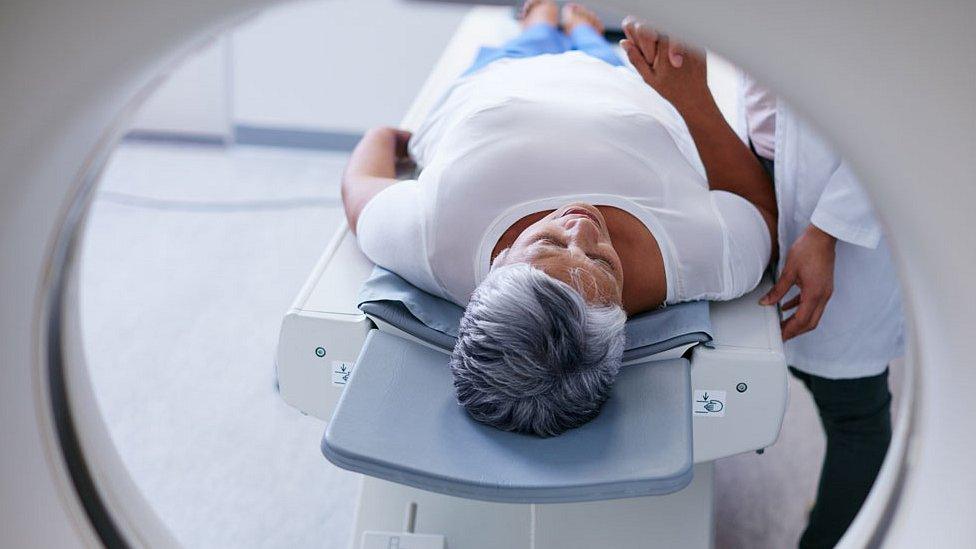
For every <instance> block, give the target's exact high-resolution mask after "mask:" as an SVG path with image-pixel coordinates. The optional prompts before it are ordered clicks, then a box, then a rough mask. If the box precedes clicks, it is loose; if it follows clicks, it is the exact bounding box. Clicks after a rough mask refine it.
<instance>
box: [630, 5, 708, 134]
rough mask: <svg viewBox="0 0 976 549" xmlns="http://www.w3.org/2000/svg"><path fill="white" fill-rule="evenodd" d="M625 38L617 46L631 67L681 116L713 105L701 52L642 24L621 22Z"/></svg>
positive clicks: (632, 19) (631, 20)
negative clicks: (628, 60) (692, 110)
mask: <svg viewBox="0 0 976 549" xmlns="http://www.w3.org/2000/svg"><path fill="white" fill-rule="evenodd" d="M623 27H624V34H626V36H627V38H626V39H624V40H621V41H620V46H621V47H622V48H623V49H624V51H625V52H626V53H627V57H628V59H630V62H631V64H633V65H634V68H636V69H637V72H638V73H639V74H640V75H641V77H642V78H643V79H644V82H647V84H648V85H650V86H651V87H652V88H654V89H655V90H656V91H657V92H658V93H659V94H661V96H662V97H664V98H665V99H667V100H668V101H669V102H670V103H671V104H672V105H674V107H675V108H676V109H678V112H680V113H682V115H684V113H685V112H688V110H689V109H699V108H701V107H703V106H707V105H709V104H710V103H714V99H713V98H712V94H711V91H710V90H709V89H708V82H707V79H706V68H705V52H704V51H703V50H700V49H696V48H691V47H688V46H686V45H684V44H681V43H680V42H676V41H672V40H671V39H669V38H668V37H667V36H665V35H663V34H661V33H659V32H658V31H657V30H655V29H654V28H652V27H650V26H649V25H647V24H646V23H644V22H641V21H638V20H636V19H634V18H632V17H628V18H627V19H625V20H624V25H623Z"/></svg>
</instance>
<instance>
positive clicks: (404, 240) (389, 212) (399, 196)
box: [356, 181, 443, 295]
mask: <svg viewBox="0 0 976 549" xmlns="http://www.w3.org/2000/svg"><path fill="white" fill-rule="evenodd" d="M426 225H427V224H426V219H425V216H424V208H423V204H422V202H421V194H420V188H419V183H418V182H417V181H401V182H399V183H396V184H394V185H391V186H389V187H387V188H386V189H383V191H381V192H380V193H379V194H377V195H376V196H374V197H373V198H372V200H370V201H369V202H368V203H366V207H365V208H363V211H362V212H361V213H360V214H359V221H358V222H357V225H356V238H357V240H358V241H359V248H360V249H361V250H362V251H363V253H364V254H366V257H368V258H369V259H370V260H371V261H372V262H373V263H376V264H377V265H379V266H381V267H384V268H386V269H388V270H390V271H393V272H394V273H396V274H398V275H400V276H401V277H403V278H404V279H406V280H407V282H410V283H411V284H413V285H414V286H416V287H418V288H420V289H422V290H425V291H427V292H429V293H433V294H435V295H441V294H442V293H443V292H442V291H441V288H440V285H439V284H437V282H436V279H435V278H434V275H433V274H432V273H431V268H430V262H429V261H428V260H427V258H428V254H427V237H426Z"/></svg>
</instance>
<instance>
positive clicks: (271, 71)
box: [132, 0, 469, 141]
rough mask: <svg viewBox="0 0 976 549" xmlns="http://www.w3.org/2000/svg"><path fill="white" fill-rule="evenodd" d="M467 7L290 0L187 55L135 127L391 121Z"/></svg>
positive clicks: (168, 129) (210, 129) (355, 129)
mask: <svg viewBox="0 0 976 549" xmlns="http://www.w3.org/2000/svg"><path fill="white" fill-rule="evenodd" d="M468 9H469V8H467V7H464V6H454V5H451V4H430V3H424V2H412V1H410V0H331V1H329V2H323V1H316V2H298V3H286V4H284V5H282V6H279V7H278V8H275V9H272V10H269V11H267V12H264V13H262V14H260V15H259V16H257V17H255V18H254V19H252V20H251V21H248V22H246V23H245V24H244V25H242V26H241V27H239V28H237V29H236V30H234V31H233V32H231V33H230V34H229V35H227V36H225V37H222V38H221V39H219V40H217V41H215V42H214V43H212V44H211V45H209V46H207V47H205V48H204V49H202V50H201V51H200V52H198V53H195V54H193V55H191V56H190V58H189V59H188V60H187V62H186V63H185V64H183V65H182V66H180V67H178V68H177V69H176V70H174V72H173V73H172V74H171V75H170V76H169V78H168V79H167V81H166V82H164V83H163V84H162V86H161V87H160V89H159V90H158V91H157V93H156V94H155V95H154V96H153V97H152V98H151V99H150V100H149V101H148V102H147V104H146V105H145V106H144V107H143V109H142V110H141V111H140V113H139V115H138V116H137V117H136V121H135V123H134V124H133V128H132V129H133V130H134V131H135V132H137V133H143V134H145V133H150V134H157V135H158V134H169V135H176V136H181V137H190V138H199V137H210V138H216V139H220V140H224V141H227V140H229V139H230V138H231V137H232V136H233V128H234V126H248V127H256V128H262V129H263V128H267V129H277V130H302V131H312V132H324V133H351V134H356V133H361V132H362V131H363V130H366V129H368V128H370V127H372V126H378V125H395V124H397V123H398V122H399V121H400V118H402V117H403V114H404V113H405V112H406V111H407V108H408V107H409V105H410V102H411V101H412V100H413V97H414V94H415V93H416V91H417V90H419V89H420V86H421V85H422V84H423V82H424V80H425V79H426V77H427V75H428V74H429V73H430V70H431V69H432V68H433V65H434V62H435V61H436V60H437V58H438V57H439V55H440V52H441V50H442V49H443V47H444V45H445V44H446V43H447V41H448V39H450V37H451V35H452V34H453V33H454V30H455V28H456V27H457V25H458V23H459V22H460V20H461V17H462V16H463V15H464V13H466V12H467V10H468Z"/></svg>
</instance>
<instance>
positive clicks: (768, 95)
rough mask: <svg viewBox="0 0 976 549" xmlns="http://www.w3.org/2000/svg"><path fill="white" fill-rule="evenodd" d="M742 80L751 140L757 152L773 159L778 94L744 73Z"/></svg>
mask: <svg viewBox="0 0 976 549" xmlns="http://www.w3.org/2000/svg"><path fill="white" fill-rule="evenodd" d="M742 82H743V87H742V90H743V102H744V105H745V114H746V129H747V131H748V133H749V141H751V142H752V147H753V148H754V149H755V150H756V154H758V155H759V156H761V157H763V158H766V159H769V160H773V157H774V155H775V150H776V96H775V95H774V94H773V92H771V91H769V89H767V88H766V86H763V85H761V84H759V83H758V82H756V81H755V80H753V79H752V77H750V76H748V75H743V79H742Z"/></svg>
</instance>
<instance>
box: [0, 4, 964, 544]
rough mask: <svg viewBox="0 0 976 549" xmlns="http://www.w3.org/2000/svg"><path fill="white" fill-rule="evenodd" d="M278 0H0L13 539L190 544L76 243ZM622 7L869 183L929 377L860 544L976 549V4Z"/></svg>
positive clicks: (1, 533)
mask: <svg viewBox="0 0 976 549" xmlns="http://www.w3.org/2000/svg"><path fill="white" fill-rule="evenodd" d="M267 3H268V2H264V1H260V0H208V1H201V2H188V3H169V2H167V3H163V2H151V1H140V0H132V1H130V2H126V3H117V2H112V1H108V0H76V1H72V2H56V1H50V2H44V1H42V2H27V1H24V2H18V1H16V0H11V1H8V2H5V3H3V4H0V75H2V78H0V166H3V171H2V174H3V175H2V176H0V177H2V183H0V253H2V255H0V296H2V298H0V299H2V307H0V342H2V343H3V347H4V349H3V352H2V353H0V356H2V359H0V360H2V365H0V420H2V421H0V441H2V446H0V448H2V450H0V452H2V454H0V490H2V492H0V502H2V504H0V545H2V546H4V547H8V546H9V547H84V546H96V545H106V546H113V547H115V546H122V547H124V546H151V547H166V546H172V545H175V542H174V540H173V539H172V538H171V537H170V535H169V534H168V532H167V530H166V528H165V526H164V525H163V524H162V523H161V522H160V520H159V518H158V517H157V516H156V515H155V513H154V512H153V510H152V509H151V508H149V507H148V506H147V505H146V503H145V501H144V500H143V499H142V496H141V495H140V493H139V491H138V490H137V488H136V487H135V486H134V485H133V484H132V482H131V480H130V479H129V477H128V475H127V473H126V471H125V470H124V468H123V467H122V465H121V463H120V461H119V458H118V456H117V454H116V453H115V450H114V448H113V446H112V443H111V441H110V439H109V437H108V435H107V432H106V428H105V426H104V424H103V423H102V421H101V418H100V416H99V412H98V409H97V406H96V405H95V402H94V397H93V395H92V390H91V386H90V384H89V381H88V379H87V375H86V367H85V364H84V360H83V354H82V352H81V348H82V347H81V342H80V340H79V329H78V316H77V309H76V298H77V294H76V287H75V282H76V278H75V272H74V267H75V266H76V265H75V262H74V261H73V258H74V253H75V243H76V242H77V240H78V238H79V236H78V235H79V232H80V231H81V230H82V229H83V226H84V219H85V212H86V207H87V204H88V202H89V199H90V197H91V190H92V188H93V185H94V183H95V182H96V181H97V178H98V172H99V169H100V168H101V167H102V166H103V163H104V160H105V158H106V157H107V155H108V153H109V151H110V150H111V148H112V146H113V144H114V143H115V142H116V140H117V139H118V138H119V136H120V133H121V131H122V128H124V126H125V121H126V120H127V118H128V116H129V115H130V114H131V113H132V111H133V110H134V108H135V107H136V106H137V105H138V104H139V103H140V102H141V100H142V99H143V98H145V97H146V96H147V95H148V94H149V93H150V92H151V90H152V89H153V87H154V86H155V85H156V84H157V83H158V79H159V75H160V74H161V72H162V71H163V70H165V69H166V67H168V66H171V65H172V64H174V63H175V62H176V61H177V60H178V59H179V58H180V56H181V55H182V54H184V53H185V52H187V51H189V49H190V48H191V47H192V46H193V45H194V44H195V43H198V42H199V41H202V40H204V39H206V38H207V37H208V36H212V35H213V34H214V33H217V32H220V31H221V30H222V29H224V28H226V27H227V26H228V25H231V24H233V23H234V22H235V21H236V20H238V18H239V17H243V16H245V15H247V14H249V13H252V12H253V11H254V10H256V9H259V8H261V7H263V6H264V5H265V4H267ZM612 3H613V4H615V5H617V7H619V8H622V9H625V10H627V11H632V12H634V13H636V14H639V15H644V16H646V17H648V18H649V19H653V20H654V21H656V22H659V23H660V24H662V25H664V26H667V27H668V28H672V29H674V30H675V32H678V33H680V34H682V35H685V36H687V37H688V38H689V39H690V40H692V41H695V42H698V43H701V44H703V45H706V46H708V47H710V48H711V49H713V50H715V51H720V52H722V53H723V54H725V55H726V56H728V57H729V58H730V59H733V60H735V61H736V62H737V64H739V65H741V66H743V67H744V68H746V69H747V70H749V71H750V72H752V73H753V74H755V75H757V77H759V78H760V79H762V80H764V81H766V82H769V83H770V84H771V85H772V86H773V87H775V88H776V89H777V90H778V91H779V92H781V93H782V94H783V95H785V96H786V97H788V98H789V99H790V100H791V102H792V103H793V104H794V105H796V106H797V108H798V109H800V110H801V111H803V112H805V113H806V114H807V115H808V117H809V118H811V119H813V120H816V121H817V122H818V123H819V125H820V126H821V127H822V129H823V130H824V132H825V133H826V134H827V135H828V136H830V137H831V138H832V139H833V140H834V141H835V142H836V143H837V144H838V145H839V146H840V148H841V149H842V150H843V151H844V152H845V154H846V156H847V157H848V158H849V159H850V160H851V161H852V163H853V164H854V165H855V166H856V167H857V168H858V170H859V171H860V173H861V175H862V178H863V179H864V180H865V181H866V183H867V185H868V191H869V193H870V195H871V196H872V198H873V199H874V201H875V203H876V205H877V207H878V209H879V211H880V214H881V217H882V218H883V220H884V222H885V224H886V226H887V228H888V230H889V234H890V236H891V239H892V242H893V247H894V248H895V251H896V253H897V261H898V268H899V271H900V273H901V279H902V281H903V287H904V292H905V303H906V305H907V307H908V309H909V310H908V317H909V319H910V336H911V337H910V341H911V346H910V350H909V356H908V362H909V366H910V368H909V374H908V378H907V379H906V396H907V398H905V399H904V400H903V403H902V406H901V408H900V409H899V411H898V412H899V413H898V424H897V425H896V430H895V438H894V440H893V443H892V447H891V449H890V451H889V453H888V457H887V458H886V462H885V465H884V468H883V469H882V472H881V476H880V477H879V480H878V482H877V483H876V486H875V488H874V490H873V491H872V494H871V496H870V498H869V499H868V501H867V502H866V504H865V506H864V508H863V509H862V511H861V513H860V514H859V515H858V518H857V519H856V521H855V523H854V524H853V525H852V527H851V529H850V531H849V532H848V533H847V535H846V536H845V539H844V540H843V541H842V544H843V545H845V546H847V547H862V546H887V547H922V546H926V547H927V546H934V547H971V546H972V545H973V544H974V540H976V522H973V521H972V520H971V517H970V516H969V515H970V514H971V513H970V512H969V509H970V508H971V502H972V498H973V495H974V494H976V468H974V467H973V465H972V463H973V460H972V456H973V453H974V450H976V442H974V433H973V429H972V420H971V419H970V418H969V413H970V412H969V410H970V408H971V407H970V406H968V402H969V400H970V395H972V394H973V393H974V392H976V370H974V369H973V368H972V367H971V364H970V363H971V344H970V343H971V341H972V339H973V334H974V333H976V321H974V318H973V316H972V311H973V310H976V294H974V292H972V291H971V284H972V280H973V279H974V275H976V247H974V246H973V245H972V242H971V241H972V234H973V233H974V230H976V225H974V222H973V217H972V214H971V209H972V206H971V205H972V204H976V185H974V174H976V155H974V154H973V151H976V123H974V121H976V101H974V94H976V84H974V74H976V33H973V30H972V27H973V26H974V25H976V5H974V4H973V3H971V2H945V3H921V2H918V3H911V2H905V1H896V2H884V3H880V2H862V3H849V4H841V3H837V4H830V5H824V4H822V3H813V2H799V1H787V2H771V1H769V2H767V1H764V0H751V1H744V2H735V3H733V2H728V3H711V2H706V1H701V0H698V1H685V2H680V3H678V2H672V3H668V2H655V3H652V2H646V3H645V2H636V1H629V2H628V1H624V0H618V1H616V2H612ZM730 414H731V408H730ZM681 493H683V492H679V493H678V494H681ZM670 497H673V496H663V498H670ZM663 498H662V499H663ZM646 499H654V498H646ZM472 501H473V500H472ZM620 501H625V500H620ZM421 503H422V502H421ZM569 505H578V504H577V503H573V504H569ZM422 516H423V515H422ZM580 520H588V518H587V517H585V516H584V517H582V518H581V519H580Z"/></svg>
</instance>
